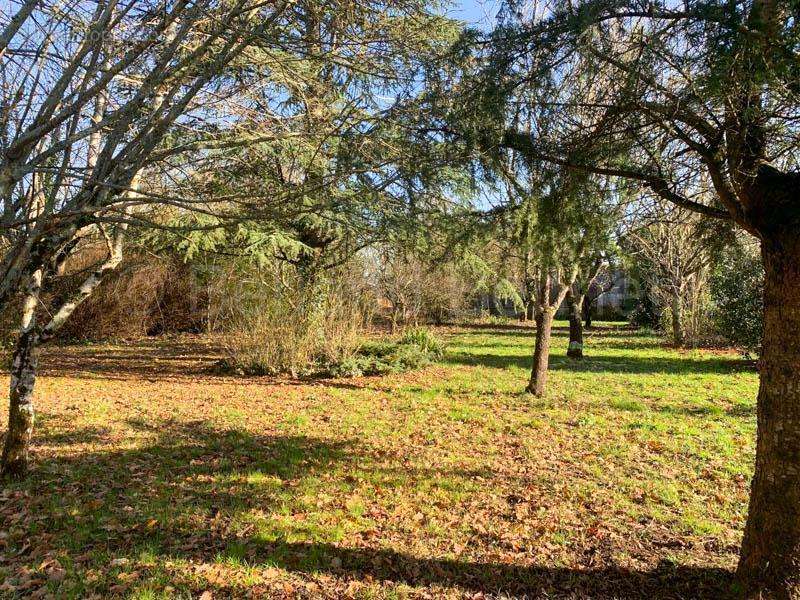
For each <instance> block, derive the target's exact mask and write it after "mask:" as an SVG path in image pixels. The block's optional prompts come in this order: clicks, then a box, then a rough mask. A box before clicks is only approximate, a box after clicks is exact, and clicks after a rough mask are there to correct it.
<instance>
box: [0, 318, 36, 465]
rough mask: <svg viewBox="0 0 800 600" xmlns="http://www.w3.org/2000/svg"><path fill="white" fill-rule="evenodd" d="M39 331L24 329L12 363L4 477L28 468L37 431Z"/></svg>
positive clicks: (4, 447) (3, 460) (4, 450)
mask: <svg viewBox="0 0 800 600" xmlns="http://www.w3.org/2000/svg"><path fill="white" fill-rule="evenodd" d="M37 337H38V335H37V333H36V331H35V330H31V331H23V332H22V333H20V335H19V338H18V340H17V346H16V348H15V349H14V354H13V359H12V363H11V389H10V393H9V400H10V402H9V409H8V433H7V435H6V440H5V444H4V446H3V457H2V463H0V476H1V477H2V478H6V477H7V478H10V479H21V478H23V477H24V476H25V474H26V473H27V471H28V453H29V449H30V443H31V435H32V434H33V420H34V412H33V386H34V384H35V382H36V365H37V343H36V342H37Z"/></svg>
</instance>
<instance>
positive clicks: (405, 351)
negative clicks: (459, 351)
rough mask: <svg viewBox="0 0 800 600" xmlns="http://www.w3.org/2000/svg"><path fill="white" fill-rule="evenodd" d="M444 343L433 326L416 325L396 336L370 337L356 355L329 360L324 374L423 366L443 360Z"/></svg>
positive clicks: (376, 372)
mask: <svg viewBox="0 0 800 600" xmlns="http://www.w3.org/2000/svg"><path fill="white" fill-rule="evenodd" d="M443 355H444V343H443V342H442V341H441V340H440V339H439V338H437V337H436V336H434V335H433V333H431V332H430V331H429V330H427V329H423V328H414V329H410V330H408V331H407V332H406V333H405V334H403V335H402V336H401V337H399V338H396V339H394V340H391V339H390V340H370V341H366V342H364V343H362V344H361V346H360V348H359V349H358V350H357V352H356V353H355V354H354V355H353V356H348V357H345V358H344V359H343V360H341V361H339V362H337V363H332V364H329V365H328V366H327V367H326V368H325V369H324V370H323V371H322V372H321V374H323V375H327V376H329V377H360V376H362V375H385V374H388V373H402V372H405V371H411V370H414V369H420V368H422V367H425V366H428V365H429V364H431V363H433V362H436V361H437V360H440V359H441V358H442V356H443Z"/></svg>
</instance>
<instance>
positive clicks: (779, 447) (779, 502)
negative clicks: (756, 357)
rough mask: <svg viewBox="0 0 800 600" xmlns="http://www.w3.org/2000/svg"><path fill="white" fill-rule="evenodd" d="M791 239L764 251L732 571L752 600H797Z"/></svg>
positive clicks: (799, 464) (797, 379)
mask: <svg viewBox="0 0 800 600" xmlns="http://www.w3.org/2000/svg"><path fill="white" fill-rule="evenodd" d="M787 237H788V236H787ZM794 237H795V239H793V240H790V241H786V240H781V241H775V242H764V243H763V245H762V257H763V260H764V269H765V285H764V340H763V350H762V355H761V361H760V366H759V372H760V376H761V385H760V388H759V392H758V436H757V442H756V465H755V474H754V476H753V482H752V488H751V493H750V508H749V515H748V518H747V525H746V527H745V532H744V540H743V541H742V550H741V555H740V559H739V568H738V572H737V575H738V578H739V581H740V582H741V584H742V585H743V587H744V589H745V590H746V591H747V592H748V597H750V598H759V597H776V598H787V599H788V598H800V336H798V331H800V239H798V238H797V237H796V236H794Z"/></svg>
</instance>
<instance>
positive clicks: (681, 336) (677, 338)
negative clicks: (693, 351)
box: [671, 291, 686, 347]
mask: <svg viewBox="0 0 800 600" xmlns="http://www.w3.org/2000/svg"><path fill="white" fill-rule="evenodd" d="M671 312H672V340H673V341H674V342H675V345H676V346H678V347H680V346H683V345H684V344H685V343H686V334H685V333H684V330H683V299H682V298H681V293H680V292H679V291H676V292H675V294H674V295H673V297H672V311H671Z"/></svg>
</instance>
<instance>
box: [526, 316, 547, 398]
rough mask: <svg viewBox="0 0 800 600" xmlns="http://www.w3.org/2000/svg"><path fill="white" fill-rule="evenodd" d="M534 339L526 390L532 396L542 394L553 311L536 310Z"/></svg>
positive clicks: (545, 380) (545, 377)
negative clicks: (531, 363) (531, 366)
mask: <svg viewBox="0 0 800 600" xmlns="http://www.w3.org/2000/svg"><path fill="white" fill-rule="evenodd" d="M535 319H536V341H535V342H534V346H533V368H532V369H531V380H530V383H528V388H527V391H528V392H529V393H531V394H533V395H534V396H537V397H541V396H542V395H544V389H545V385H546V384H547V368H548V365H549V363H550V335H551V332H552V328H553V311H551V310H549V309H548V310H540V309H537V310H536V316H535Z"/></svg>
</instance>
